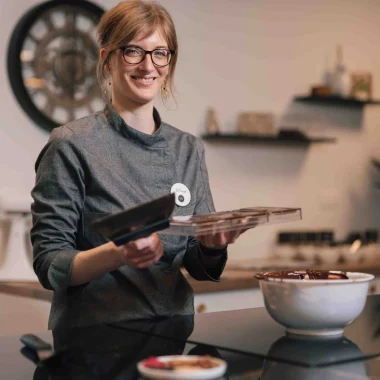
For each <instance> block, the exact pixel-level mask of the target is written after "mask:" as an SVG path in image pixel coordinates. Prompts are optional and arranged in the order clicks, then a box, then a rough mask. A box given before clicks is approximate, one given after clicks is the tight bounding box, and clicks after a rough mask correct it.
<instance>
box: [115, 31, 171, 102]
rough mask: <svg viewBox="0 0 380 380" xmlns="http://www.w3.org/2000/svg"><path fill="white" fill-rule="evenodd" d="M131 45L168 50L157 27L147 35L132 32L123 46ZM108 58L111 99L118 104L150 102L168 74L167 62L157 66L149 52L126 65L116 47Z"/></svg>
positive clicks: (147, 48)
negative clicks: (140, 58)
mask: <svg viewBox="0 0 380 380" xmlns="http://www.w3.org/2000/svg"><path fill="white" fill-rule="evenodd" d="M131 45H132V46H134V47H140V48H142V49H144V50H148V51H151V50H154V49H158V48H162V49H168V45H167V41H166V39H165V38H164V36H163V34H162V33H161V31H160V30H156V31H155V32H154V33H153V34H151V35H150V36H148V37H146V36H143V35H142V34H138V35H136V36H135V38H134V39H133V40H132V41H130V42H129V43H128V45H127V46H131ZM110 58H111V59H110V62H109V70H110V73H111V77H112V99H113V100H114V101H116V102H117V103H118V104H123V103H125V102H128V103H132V104H146V103H149V102H153V100H154V98H155V96H156V94H157V92H158V91H159V90H160V88H161V87H162V85H163V84H164V81H165V78H166V76H167V75H168V72H169V65H167V66H164V67H160V66H157V65H155V64H153V62H152V58H151V55H149V54H146V56H145V59H144V60H143V61H142V62H141V63H137V64H129V63H127V62H126V61H125V60H124V58H123V52H122V50H121V49H117V50H116V51H115V52H114V53H113V54H112V56H111V57H110Z"/></svg>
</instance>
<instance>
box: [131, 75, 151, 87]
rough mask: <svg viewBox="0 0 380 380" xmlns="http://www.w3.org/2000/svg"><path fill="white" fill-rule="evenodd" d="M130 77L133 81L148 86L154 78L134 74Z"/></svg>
mask: <svg viewBox="0 0 380 380" xmlns="http://www.w3.org/2000/svg"><path fill="white" fill-rule="evenodd" d="M131 78H132V79H133V80H134V82H136V83H138V84H139V85H142V86H150V85H152V84H153V82H154V81H155V79H156V78H154V77H148V78H147V77H136V76H131Z"/></svg>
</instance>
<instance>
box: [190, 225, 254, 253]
mask: <svg viewBox="0 0 380 380" xmlns="http://www.w3.org/2000/svg"><path fill="white" fill-rule="evenodd" d="M245 231H247V229H240V230H234V231H227V232H216V233H213V234H207V235H200V236H196V237H195V238H196V239H197V240H198V241H199V242H200V243H201V244H202V245H203V246H205V247H207V248H213V249H223V248H226V247H227V246H228V244H232V243H235V241H236V239H237V238H238V237H239V236H240V235H241V234H242V233H243V232H245Z"/></svg>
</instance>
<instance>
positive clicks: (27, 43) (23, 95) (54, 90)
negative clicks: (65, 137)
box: [7, 0, 104, 131]
mask: <svg viewBox="0 0 380 380" xmlns="http://www.w3.org/2000/svg"><path fill="white" fill-rule="evenodd" d="M103 12H104V11H103V10H102V9H101V8H99V7H98V6H96V5H95V4H92V3H90V2H88V1H78V0H59V1H48V2H45V3H42V4H40V5H38V6H36V7H34V8H32V9H31V10H29V11H28V12H27V13H26V14H25V15H24V16H23V17H22V18H21V19H20V20H19V22H18V24H17V25H16V27H15V29H14V31H13V34H12V37H11V40H10V43H9V48H8V62H7V64H8V75H9V80H10V82H11V86H12V89H13V92H14V94H15V96H16V98H17V100H18V102H19V104H20V105H21V107H22V108H23V109H24V111H25V112H26V113H27V114H28V115H29V117H31V118H32V120H33V121H34V122H35V123H36V124H37V125H39V126H41V127H42V128H44V129H47V130H49V131H51V130H52V129H53V128H55V127H57V126H59V125H63V124H66V123H68V122H70V121H72V120H75V119H78V118H80V117H83V116H86V115H89V114H91V113H93V112H96V111H99V110H101V109H102V108H103V107H104V101H103V97H102V92H101V89H100V87H99V85H98V81H97V78H96V67H97V62H98V57H99V48H98V44H97V40H96V28H97V24H98V21H99V19H100V17H101V16H102V14H103Z"/></svg>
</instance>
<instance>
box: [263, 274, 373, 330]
mask: <svg viewBox="0 0 380 380" xmlns="http://www.w3.org/2000/svg"><path fill="white" fill-rule="evenodd" d="M347 276H348V280H347V279H345V280H343V279H342V280H298V279H281V278H266V279H260V287H261V290H262V293H263V297H264V303H265V307H266V309H267V311H268V313H269V314H270V315H271V317H272V318H273V319H274V320H275V321H276V322H278V323H280V324H281V325H283V326H285V327H286V330H287V332H288V333H293V334H301V335H327V336H333V335H342V334H343V328H344V327H345V326H347V325H349V324H350V323H352V322H353V321H354V320H355V319H356V318H358V317H359V315H360V314H361V312H362V311H363V309H364V306H365V303H366V299H367V294H368V285H369V282H370V281H371V280H373V278H374V276H373V275H371V274H366V273H355V272H347Z"/></svg>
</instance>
